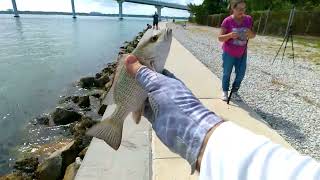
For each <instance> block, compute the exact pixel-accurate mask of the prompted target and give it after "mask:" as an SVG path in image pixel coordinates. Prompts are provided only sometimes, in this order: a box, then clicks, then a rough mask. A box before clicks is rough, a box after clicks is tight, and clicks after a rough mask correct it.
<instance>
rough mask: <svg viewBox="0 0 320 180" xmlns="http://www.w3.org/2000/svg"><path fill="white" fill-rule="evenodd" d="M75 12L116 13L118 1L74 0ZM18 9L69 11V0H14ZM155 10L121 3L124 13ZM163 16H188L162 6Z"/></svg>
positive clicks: (2, 4)
mask: <svg viewBox="0 0 320 180" xmlns="http://www.w3.org/2000/svg"><path fill="white" fill-rule="evenodd" d="M161 1H163V2H170V3H178V4H183V5H187V4H188V3H194V4H201V3H202V2H203V0H161ZM74 2H75V7H76V12H87V13H89V12H92V11H95V12H101V13H105V14H117V13H118V12H119V9H118V3H117V2H116V1H115V0H74ZM16 4H17V7H18V10H21V11H59V12H70V11H71V0H16ZM7 9H12V3H11V0H0V10H7ZM155 11H156V8H155V7H154V6H150V5H141V4H133V3H128V2H125V3H123V13H124V14H139V15H150V14H153V13H154V12H155ZM161 14H162V15H163V16H186V17H188V16H189V13H188V12H187V11H184V10H176V9H170V8H163V9H162V10H161Z"/></svg>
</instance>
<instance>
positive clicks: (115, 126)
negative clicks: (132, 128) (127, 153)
mask: <svg viewBox="0 0 320 180" xmlns="http://www.w3.org/2000/svg"><path fill="white" fill-rule="evenodd" d="M117 112H119V110H118V111H117V109H116V112H114V113H113V114H112V115H111V116H110V117H109V118H106V119H104V120H102V122H100V123H98V124H96V125H94V126H93V127H91V128H90V129H89V130H88V131H87V133H86V134H87V135H88V136H93V137H96V138H98V139H102V140H104V141H105V142H106V143H107V144H108V145H109V146H111V147H112V148H113V149H114V150H118V149H119V147H120V144H121V139H122V129H123V122H124V119H125V118H126V115H125V116H123V117H119V116H116V115H117Z"/></svg>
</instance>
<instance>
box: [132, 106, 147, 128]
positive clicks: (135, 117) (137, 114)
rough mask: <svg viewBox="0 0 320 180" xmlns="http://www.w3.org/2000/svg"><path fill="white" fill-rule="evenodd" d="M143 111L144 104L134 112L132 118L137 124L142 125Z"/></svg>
mask: <svg viewBox="0 0 320 180" xmlns="http://www.w3.org/2000/svg"><path fill="white" fill-rule="evenodd" d="M143 110H144V104H143V105H142V106H141V108H139V109H138V110H137V111H134V112H132V118H133V120H134V122H135V123H136V124H139V123H140V121H141V116H142V114H143Z"/></svg>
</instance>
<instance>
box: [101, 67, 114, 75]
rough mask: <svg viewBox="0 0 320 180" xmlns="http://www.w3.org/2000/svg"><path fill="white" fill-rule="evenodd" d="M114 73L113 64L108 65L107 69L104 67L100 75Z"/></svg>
mask: <svg viewBox="0 0 320 180" xmlns="http://www.w3.org/2000/svg"><path fill="white" fill-rule="evenodd" d="M114 71H115V68H114V64H108V65H107V67H105V68H104V69H103V70H102V73H103V74H108V75H110V74H112V73H113V72H114Z"/></svg>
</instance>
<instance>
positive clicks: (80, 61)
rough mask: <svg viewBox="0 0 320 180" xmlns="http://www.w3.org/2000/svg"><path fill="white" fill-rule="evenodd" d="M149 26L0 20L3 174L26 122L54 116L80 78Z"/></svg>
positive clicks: (91, 20) (65, 19) (102, 20)
mask: <svg viewBox="0 0 320 180" xmlns="http://www.w3.org/2000/svg"><path fill="white" fill-rule="evenodd" d="M149 21H150V20H148V19H137V18H126V19H124V20H123V21H119V20H118V19H117V18H108V17H81V16H80V17H78V18H77V19H72V18H71V16H41V15H22V16H21V18H19V19H16V18H13V17H12V15H0V174H1V173H4V172H5V171H6V170H5V169H4V168H1V164H6V163H8V161H9V158H14V157H11V156H13V155H12V154H10V152H9V149H10V148H12V147H14V146H15V145H16V144H17V143H20V142H18V140H19V139H21V138H19V134H20V132H21V131H22V130H23V129H24V128H25V127H26V124H27V122H29V121H30V120H31V119H33V118H34V117H36V116H38V115H39V114H42V113H44V112H49V111H50V110H52V109H53V108H54V107H55V105H56V104H57V101H58V98H59V96H60V95H65V94H66V92H67V91H68V89H70V88H71V87H72V85H73V84H74V82H75V81H77V80H78V79H79V78H80V77H81V76H87V75H93V74H94V73H95V72H98V71H99V70H101V69H102V68H103V67H104V66H105V64H107V63H109V62H112V61H114V60H115V58H116V55H117V53H118V48H119V47H120V46H121V45H122V43H123V42H124V41H126V40H132V39H133V38H134V36H135V35H137V33H138V32H139V31H141V30H142V29H143V28H144V27H145V26H146V24H147V23H148V22H149ZM21 136H22V135H21Z"/></svg>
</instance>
